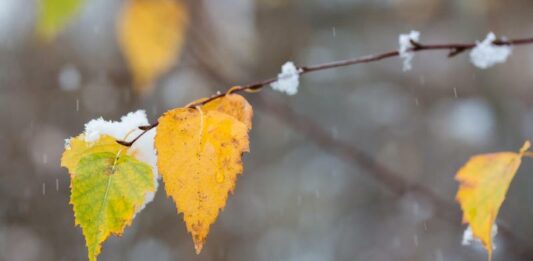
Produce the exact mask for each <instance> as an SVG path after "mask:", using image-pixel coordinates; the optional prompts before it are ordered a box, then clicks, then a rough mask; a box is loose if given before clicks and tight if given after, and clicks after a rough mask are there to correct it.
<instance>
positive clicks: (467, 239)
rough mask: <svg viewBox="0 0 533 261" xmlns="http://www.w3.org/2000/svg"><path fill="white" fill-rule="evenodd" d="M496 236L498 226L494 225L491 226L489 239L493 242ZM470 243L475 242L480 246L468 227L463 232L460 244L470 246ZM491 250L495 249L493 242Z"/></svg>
mask: <svg viewBox="0 0 533 261" xmlns="http://www.w3.org/2000/svg"><path fill="white" fill-rule="evenodd" d="M497 234H498V225H496V223H494V225H492V234H491V237H492V239H493V240H494V237H495V236H496V235H497ZM472 242H477V243H479V244H481V241H480V240H479V239H477V238H475V237H474V233H473V232H472V227H471V226H468V227H467V228H466V229H465V231H464V232H463V240H462V241H461V244H462V245H463V246H468V245H470V244H472ZM492 249H493V250H494V249H496V245H495V244H494V242H493V243H492Z"/></svg>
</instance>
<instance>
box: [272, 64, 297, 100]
mask: <svg viewBox="0 0 533 261" xmlns="http://www.w3.org/2000/svg"><path fill="white" fill-rule="evenodd" d="M299 74H300V72H299V71H298V68H296V66H295V65H294V63H293V62H286V63H285V64H284V65H283V66H282V67H281V73H280V74H278V79H277V81H275V82H273V83H271V84H270V85H271V86H272V89H274V90H276V91H279V92H284V93H286V94H287V95H295V94H296V93H298V85H299V84H300V76H299Z"/></svg>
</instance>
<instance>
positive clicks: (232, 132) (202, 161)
mask: <svg viewBox="0 0 533 261" xmlns="http://www.w3.org/2000/svg"><path fill="white" fill-rule="evenodd" d="M236 96H237V95H235V96H231V97H228V96H226V97H223V98H220V99H222V100H221V101H218V102H219V103H218V104H219V105H221V104H227V105H224V106H217V104H212V105H206V106H204V107H199V108H195V109H189V108H179V109H174V110H171V111H168V112H166V113H165V114H163V116H161V118H159V126H158V127H157V134H156V137H155V147H156V150H157V153H158V161H157V166H158V169H159V173H160V174H161V176H162V177H163V181H164V182H165V189H166V191H167V194H168V195H169V196H171V197H172V198H173V199H174V201H175V203H176V207H177V210H178V212H179V213H183V215H184V219H185V223H186V226H187V230H188V231H189V232H190V233H191V234H192V238H193V241H194V245H195V248H196V253H200V251H201V250H202V246H203V243H204V241H205V239H206V237H207V234H208V233H209V227H210V226H211V224H213V223H214V222H215V220H216V218H217V216H218V213H219V210H220V209H222V208H224V206H225V204H226V200H227V197H228V192H230V191H233V189H234V187H235V182H236V179H237V175H238V174H240V173H242V170H243V167H242V161H241V156H242V154H243V153H244V152H247V151H249V141H248V126H247V125H246V124H245V122H248V119H250V126H251V117H252V116H251V114H252V110H251V107H250V105H249V104H248V102H247V101H246V100H245V99H244V98H242V97H240V96H239V97H240V98H237V97H236ZM225 99H228V100H225ZM237 100H238V101H239V102H235V101H237ZM228 106H232V107H231V108H230V107H228ZM219 110H220V111H219ZM240 110H242V111H240ZM224 112H231V114H226V113H224ZM232 115H240V116H241V119H242V120H243V121H244V122H242V121H240V120H239V119H237V118H236V117H233V116H232Z"/></svg>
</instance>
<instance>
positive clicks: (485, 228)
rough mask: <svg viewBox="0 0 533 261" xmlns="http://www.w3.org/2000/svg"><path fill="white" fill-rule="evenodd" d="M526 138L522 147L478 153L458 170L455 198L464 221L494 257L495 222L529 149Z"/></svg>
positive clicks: (490, 256) (490, 255)
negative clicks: (506, 150) (518, 149)
mask: <svg viewBox="0 0 533 261" xmlns="http://www.w3.org/2000/svg"><path fill="white" fill-rule="evenodd" d="M529 147H530V143H529V141H526V142H525V143H524V145H523V146H522V148H521V149H520V151H519V152H518V153H516V152H499V153H490V154H481V155H476V156H473V157H472V158H470V160H469V161H468V162H467V163H466V164H465V165H464V166H463V167H462V168H461V169H460V170H459V171H458V172H457V175H456V176H455V179H456V180H457V181H458V182H459V190H458V191H457V195H456V199H457V201H458V202H459V203H460V204H461V209H462V210H463V222H464V223H468V224H469V225H470V227H471V228H472V233H473V234H474V236H475V237H476V238H478V239H479V240H481V243H482V244H483V246H484V247H485V249H486V250H487V252H488V255H489V260H490V259H491V258H492V249H493V245H492V226H493V224H494V222H495V220H496V216H497V215H498V212H499V210H500V207H501V205H502V203H503V200H504V199H505V195H506V194H507V190H508V189H509V185H510V184H511V181H512V180H513V177H514V176H515V174H516V172H517V170H518V168H519V167H520V164H521V162H522V156H524V153H526V151H527V150H528V149H529Z"/></svg>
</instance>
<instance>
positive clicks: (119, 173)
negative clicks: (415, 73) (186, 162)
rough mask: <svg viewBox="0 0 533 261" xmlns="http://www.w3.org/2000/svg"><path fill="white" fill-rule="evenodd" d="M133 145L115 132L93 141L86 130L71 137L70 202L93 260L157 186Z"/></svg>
mask: <svg viewBox="0 0 533 261" xmlns="http://www.w3.org/2000/svg"><path fill="white" fill-rule="evenodd" d="M127 151H128V148H127V147H125V146H122V145H119V144H118V143H117V142H116V141H115V139H114V138H113V137H111V136H108V135H102V136H101V137H100V138H99V139H98V140H97V141H95V142H93V143H87V142H86V141H85V137H84V134H81V135H79V136H78V137H76V138H73V139H71V142H70V148H67V149H66V150H65V152H64V153H63V157H62V159H61V165H62V166H63V167H66V168H68V170H69V173H70V177H71V184H70V190H71V197H70V204H72V206H73V208H74V217H75V223H76V225H79V226H80V227H81V228H82V232H83V235H84V237H85V242H86V245H87V251H88V256H89V260H91V261H95V260H96V258H97V256H98V255H99V254H100V252H101V245H102V243H103V242H104V241H105V240H106V239H107V238H108V237H109V236H110V235H121V234H122V233H123V232H124V229H125V228H126V226H128V225H130V224H131V223H132V221H133V218H134V217H135V214H136V213H137V212H138V211H139V209H141V208H142V207H143V206H144V204H145V197H146V194H148V193H153V192H154V191H155V189H156V186H155V184H154V182H153V173H152V168H151V167H150V165H148V164H146V163H143V162H141V161H139V160H137V159H136V158H134V157H133V156H131V155H128V153H127Z"/></svg>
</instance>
